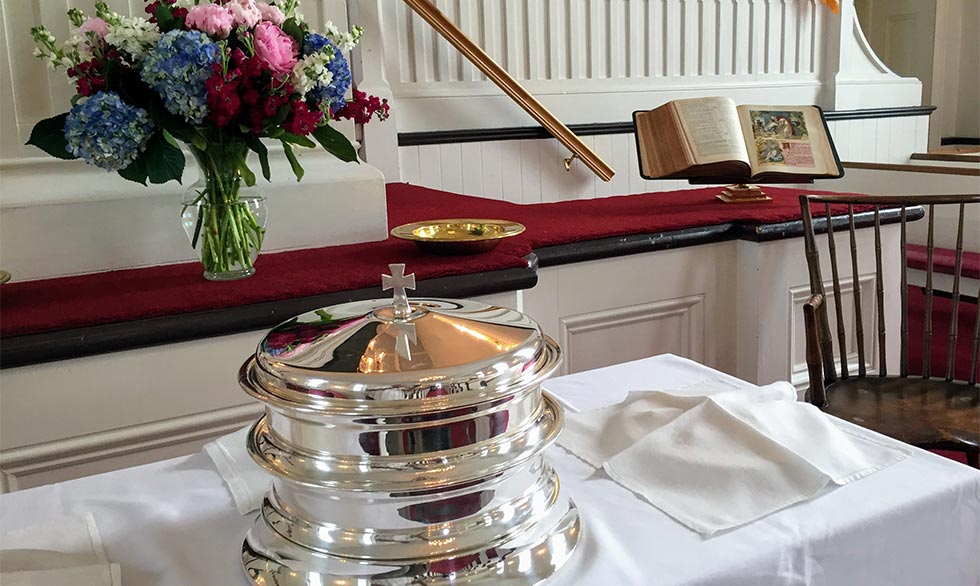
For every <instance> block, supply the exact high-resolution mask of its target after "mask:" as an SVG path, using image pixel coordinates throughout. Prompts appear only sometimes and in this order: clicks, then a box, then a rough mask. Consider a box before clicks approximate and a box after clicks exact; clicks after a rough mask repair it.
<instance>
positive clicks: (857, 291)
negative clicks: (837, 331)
mask: <svg viewBox="0 0 980 586" xmlns="http://www.w3.org/2000/svg"><path fill="white" fill-rule="evenodd" d="M847 215H848V217H849V218H850V225H849V229H850V232H851V278H852V279H853V287H854V319H855V321H856V322H857V327H855V328H854V334H855V336H856V337H857V347H858V376H860V377H864V376H866V375H867V374H868V371H867V367H866V366H865V359H864V316H863V315H862V312H861V282H860V280H859V279H860V275H859V274H858V246H857V230H855V227H854V204H847ZM842 353H843V351H842Z"/></svg>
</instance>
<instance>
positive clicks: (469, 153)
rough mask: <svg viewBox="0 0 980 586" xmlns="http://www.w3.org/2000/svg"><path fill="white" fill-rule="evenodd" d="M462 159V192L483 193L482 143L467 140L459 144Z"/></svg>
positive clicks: (467, 193) (469, 193)
mask: <svg viewBox="0 0 980 586" xmlns="http://www.w3.org/2000/svg"><path fill="white" fill-rule="evenodd" d="M459 148H460V151H461V156H462V159H463V193H464V194H466V195H485V193H486V192H485V191H484V188H483V147H482V143H478V142H467V143H463V144H461V145H459Z"/></svg>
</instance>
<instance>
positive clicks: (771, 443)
mask: <svg viewBox="0 0 980 586" xmlns="http://www.w3.org/2000/svg"><path fill="white" fill-rule="evenodd" d="M558 443H559V444H560V445H562V446H563V447H565V448H566V449H567V450H569V451H570V452H571V453H573V454H575V455H577V456H578V457H580V458H582V459H583V460H585V461H586V462H588V463H589V464H591V465H593V466H595V467H597V468H599V467H601V468H603V469H604V470H605V471H606V473H607V474H609V476H610V477H611V478H612V479H613V480H615V481H616V482H617V483H619V484H621V485H622V486H624V487H626V488H628V489H630V490H631V491H633V492H635V493H637V494H638V495H640V496H642V497H643V498H645V499H646V500H647V501H649V502H650V503H651V504H653V505H654V506H656V507H657V508H659V509H660V510H662V511H663V512H664V513H666V514H668V515H670V516H671V517H673V518H674V519H675V520H677V521H678V522H680V523H681V524H683V525H685V526H687V527H688V528H690V529H692V530H694V531H696V532H697V533H700V534H702V535H705V536H710V535H712V534H714V533H716V532H718V531H724V530H727V529H732V528H734V527H738V526H739V525H744V524H746V523H750V522H752V521H755V520H757V519H760V518H762V517H764V516H766V515H769V514H771V513H774V512H776V511H778V510H780V509H783V508H785V507H788V506H790V505H793V504H796V503H798V502H801V501H804V500H807V499H809V498H812V497H814V496H816V495H817V494H818V493H819V492H821V491H822V490H824V489H825V488H826V487H827V486H828V485H831V484H835V485H845V484H848V483H850V482H853V481H855V480H857V479H859V478H862V477H864V476H867V475H868V474H871V473H873V472H876V471H878V470H881V469H882V468H885V467H886V466H889V465H891V464H894V463H895V462H898V461H900V460H902V459H903V458H905V457H906V456H907V455H908V452H905V451H903V450H901V449H898V448H895V447H891V446H887V445H885V444H883V443H880V442H878V441H877V440H875V439H873V438H872V437H871V436H870V434H867V435H865V434H862V435H858V434H857V433H856V432H851V431H845V430H844V429H842V428H840V427H838V426H836V425H834V424H833V423H832V421H831V420H830V419H829V418H828V417H827V416H826V415H824V414H823V413H822V412H821V411H820V410H819V409H816V408H815V407H813V406H812V405H809V404H807V403H799V402H796V390H795V389H794V388H793V386H792V385H790V384H789V383H776V384H774V385H769V386H767V387H762V388H755V389H754V390H732V386H731V385H730V384H729V383H727V382H724V381H708V382H705V383H701V384H699V385H695V386H694V387H689V388H685V389H681V390H679V391H671V392H661V391H634V392H632V393H630V394H629V396H628V397H627V399H626V401H624V402H623V403H620V404H617V405H613V406H610V407H606V408H603V409H598V410H594V411H587V412H582V413H574V414H570V415H569V416H568V417H567V419H566V424H565V429H564V431H563V432H562V435H561V436H560V438H559V440H558Z"/></svg>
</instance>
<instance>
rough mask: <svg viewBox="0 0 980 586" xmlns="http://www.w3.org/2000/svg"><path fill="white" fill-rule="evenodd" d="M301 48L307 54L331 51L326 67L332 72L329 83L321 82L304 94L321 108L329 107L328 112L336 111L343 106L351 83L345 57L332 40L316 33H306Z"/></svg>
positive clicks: (314, 104) (348, 65)
mask: <svg viewBox="0 0 980 586" xmlns="http://www.w3.org/2000/svg"><path fill="white" fill-rule="evenodd" d="M328 47H329V49H328ZM303 48H304V51H305V52H306V53H307V54H313V53H319V52H320V51H324V50H328V51H332V52H333V59H331V60H330V63H329V65H328V66H327V69H329V70H330V73H332V74H333V81H331V82H330V84H329V85H322V84H321V85H318V86H316V87H315V88H313V89H312V90H310V91H309V92H308V93H307V94H306V98H307V100H308V101H309V102H310V103H311V104H312V105H313V106H315V107H318V108H320V109H321V110H326V109H327V107H329V108H330V112H336V111H337V110H339V109H341V108H343V107H344V104H345V103H346V100H347V99H346V96H347V90H349V89H350V86H351V83H352V80H351V74H350V64H349V63H348V62H347V57H345V56H344V53H343V51H341V50H340V49H339V48H338V47H337V45H335V44H334V42H333V41H331V40H330V39H328V38H327V37H325V36H323V35H319V34H317V33H310V34H308V35H306V42H305V43H304V44H303Z"/></svg>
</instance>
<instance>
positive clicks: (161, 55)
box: [141, 30, 222, 124]
mask: <svg viewBox="0 0 980 586" xmlns="http://www.w3.org/2000/svg"><path fill="white" fill-rule="evenodd" d="M221 57H222V55H221V50H220V47H218V45H217V44H216V43H214V42H212V41H211V39H209V38H208V36H207V35H205V34H204V33H202V32H200V31H182V30H172V31H170V32H169V33H167V34H165V35H163V38H161V39H160V41H159V42H157V44H156V46H155V47H154V48H153V50H152V51H150V52H149V53H147V55H146V58H145V59H144V61H143V71H142V73H141V76H142V78H143V81H145V82H146V83H147V84H149V85H150V87H152V88H153V89H155V90H156V91H157V92H159V93H160V95H161V96H163V100H164V104H165V105H166V107H167V109H168V110H170V111H171V112H173V113H174V114H177V115H178V116H183V117H184V118H185V119H187V121H189V122H193V123H194V124H200V123H201V122H203V121H204V117H205V116H207V115H208V101H207V95H208V90H207V87H206V85H205V82H206V81H207V79H208V78H209V77H211V76H212V75H213V74H214V69H213V65H214V63H216V62H218V61H219V60H220V59H221Z"/></svg>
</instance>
